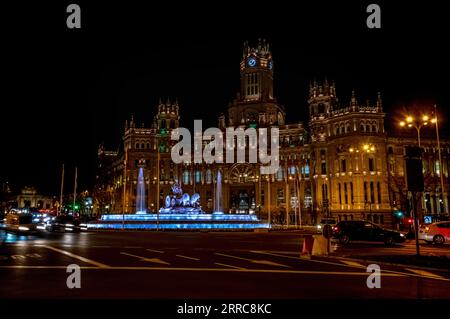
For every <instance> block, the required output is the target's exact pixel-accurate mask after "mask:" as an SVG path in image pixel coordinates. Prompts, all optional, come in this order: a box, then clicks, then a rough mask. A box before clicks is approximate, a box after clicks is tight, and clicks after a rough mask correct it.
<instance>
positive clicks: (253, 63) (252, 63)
mask: <svg viewBox="0 0 450 319" xmlns="http://www.w3.org/2000/svg"><path fill="white" fill-rule="evenodd" d="M248 65H249V66H255V65H256V60H255V58H250V59H248Z"/></svg>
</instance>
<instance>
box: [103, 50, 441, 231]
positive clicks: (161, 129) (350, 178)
mask: <svg viewBox="0 0 450 319" xmlns="http://www.w3.org/2000/svg"><path fill="white" fill-rule="evenodd" d="M240 78H241V87H240V92H239V93H238V94H237V97H236V99H234V100H233V101H232V102H231V103H230V104H229V106H228V114H227V116H225V115H223V114H222V115H220V116H219V118H218V127H219V128H220V129H222V130H224V131H225V127H234V128H236V127H242V128H244V129H246V128H248V127H254V128H256V127H257V128H261V127H267V128H270V127H278V128H279V132H280V148H279V154H280V157H279V159H280V162H279V163H280V168H279V170H278V171H277V172H276V173H275V174H273V175H261V174H260V170H259V165H260V164H259V163H255V164H249V163H235V164H217V163H213V164H206V163H201V164H195V163H183V164H175V163H174V162H173V161H172V160H171V153H170V151H171V147H172V146H173V145H174V143H177V141H171V139H170V135H171V130H173V129H174V128H177V127H179V126H180V118H181V116H180V114H182V106H180V105H179V104H178V102H172V103H171V102H170V101H169V100H168V101H167V102H166V103H162V102H160V103H159V105H157V107H156V115H155V116H154V118H153V123H152V125H151V126H150V127H143V126H142V127H140V126H139V125H136V121H135V120H134V119H133V117H131V120H130V121H126V122H125V128H124V134H123V141H122V143H121V144H120V147H119V148H118V150H117V151H108V150H105V149H104V147H103V146H100V148H99V150H98V160H99V164H98V172H97V176H96V178H97V179H96V187H95V202H96V211H97V213H98V214H105V213H116V214H117V213H118V214H121V213H122V212H125V213H134V212H136V210H137V208H136V195H137V183H138V175H139V171H142V172H143V177H144V179H143V181H144V183H145V193H146V196H145V205H146V206H147V211H148V212H156V211H157V210H158V209H159V207H162V206H164V199H165V196H166V195H168V194H170V191H171V186H172V185H173V184H174V183H175V182H176V181H178V182H179V183H180V184H181V185H182V188H183V191H184V192H188V193H189V194H193V193H199V195H200V205H201V207H202V209H203V210H204V211H205V212H212V211H213V210H214V203H215V201H216V198H215V193H216V187H217V179H216V177H217V173H218V172H219V171H220V172H221V179H222V182H221V185H220V186H221V188H222V195H221V198H220V200H221V203H222V210H223V212H224V213H230V214H242V213H255V214H257V215H258V216H259V217H260V218H263V219H265V218H267V217H268V216H270V217H271V220H272V222H273V223H282V224H290V225H294V224H300V223H302V224H314V223H316V222H318V221H320V219H321V218H323V217H324V216H325V215H326V214H327V213H328V214H331V216H332V217H333V218H335V219H336V220H351V219H361V218H364V219H369V220H372V221H374V222H376V223H380V224H386V225H392V224H401V223H404V220H405V217H406V216H408V213H407V212H408V210H409V207H410V206H409V203H410V198H409V197H408V193H407V192H406V181H405V178H406V177H405V168H404V149H405V146H407V145H416V144H417V139H415V138H413V137H398V136H397V137H394V136H390V135H389V134H388V133H387V132H386V131H385V123H384V121H385V115H386V114H385V113H384V112H383V105H382V100H381V96H380V94H378V96H377V97H376V99H375V101H374V103H372V104H370V103H369V102H367V103H366V104H364V105H362V104H360V103H359V102H358V100H357V99H356V97H355V94H354V93H353V94H352V97H351V100H350V101H349V102H347V103H345V104H340V103H339V101H338V98H337V96H336V87H335V85H334V83H328V82H327V81H324V82H323V83H321V84H318V83H316V82H314V83H313V84H312V85H310V88H309V99H308V101H307V103H308V105H309V123H308V125H305V124H304V123H293V124H288V123H286V113H285V109H284V107H283V106H281V105H280V104H278V103H277V100H276V98H275V95H274V92H273V60H272V55H271V52H270V50H269V46H268V44H266V43H265V42H263V43H259V44H258V45H257V47H255V48H252V47H250V46H248V44H245V45H244V52H243V56H242V60H241V62H240ZM430 125H431V124H430ZM204 129H205V128H204ZM431 131H432V130H431ZM410 133H412V132H411V131H410ZM440 142H441V150H442V152H441V153H442V159H441V161H439V158H438V152H437V143H436V136H431V137H429V138H422V140H421V146H422V147H424V151H425V153H424V161H423V162H424V176H425V192H424V194H423V196H422V200H421V203H420V204H419V210H420V212H421V213H422V216H426V215H431V216H433V217H434V218H435V219H438V218H442V217H443V216H445V215H447V216H448V189H449V183H448V181H449V179H448V167H449V154H450V153H449V151H450V141H449V140H443V139H441V141H440ZM440 162H442V163H443V164H440ZM140 168H143V170H140ZM440 174H443V179H442V180H441V178H440ZM441 184H443V185H444V191H442V190H441ZM402 212H405V214H402Z"/></svg>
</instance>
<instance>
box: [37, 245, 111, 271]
mask: <svg viewBox="0 0 450 319" xmlns="http://www.w3.org/2000/svg"><path fill="white" fill-rule="evenodd" d="M44 247H45V248H47V249H50V250H53V251H56V252H58V253H60V254H63V255H66V256H69V257H72V258H75V259H78V260H81V261H84V262H85V263H88V264H91V265H94V266H97V267H100V268H108V267H109V266H108V265H105V264H102V263H99V262H97V261H95V260H91V259H88V258H85V257H82V256H78V255H75V254H72V253H71V252H69V251H66V250H62V249H58V248H55V247H52V246H47V245H45V246H44Z"/></svg>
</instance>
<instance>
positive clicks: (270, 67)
mask: <svg viewBox="0 0 450 319" xmlns="http://www.w3.org/2000/svg"><path fill="white" fill-rule="evenodd" d="M268 66H269V69H270V70H272V67H273V63H272V61H269V64H268Z"/></svg>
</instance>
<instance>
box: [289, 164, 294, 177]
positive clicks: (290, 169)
mask: <svg viewBox="0 0 450 319" xmlns="http://www.w3.org/2000/svg"><path fill="white" fill-rule="evenodd" d="M289 174H291V175H292V176H294V175H295V166H294V165H292V166H290V167H289Z"/></svg>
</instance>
